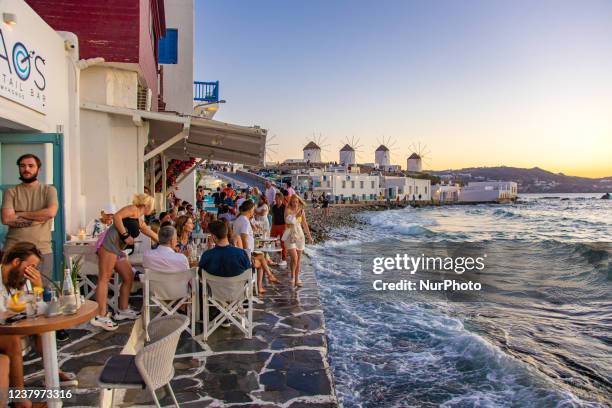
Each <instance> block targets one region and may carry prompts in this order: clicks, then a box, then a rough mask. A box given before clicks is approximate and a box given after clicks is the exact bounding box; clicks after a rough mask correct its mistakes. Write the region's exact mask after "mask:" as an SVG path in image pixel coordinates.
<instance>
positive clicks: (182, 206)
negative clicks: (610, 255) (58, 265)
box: [0, 154, 312, 407]
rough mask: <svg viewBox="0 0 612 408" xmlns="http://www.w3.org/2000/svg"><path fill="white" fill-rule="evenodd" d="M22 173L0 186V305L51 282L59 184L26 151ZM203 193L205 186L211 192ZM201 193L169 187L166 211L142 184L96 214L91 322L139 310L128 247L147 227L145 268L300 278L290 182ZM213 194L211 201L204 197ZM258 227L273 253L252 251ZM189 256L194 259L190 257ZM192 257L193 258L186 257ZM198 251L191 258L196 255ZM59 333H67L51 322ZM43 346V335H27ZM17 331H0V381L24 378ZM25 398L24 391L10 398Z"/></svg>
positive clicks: (298, 217)
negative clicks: (112, 286)
mask: <svg viewBox="0 0 612 408" xmlns="http://www.w3.org/2000/svg"><path fill="white" fill-rule="evenodd" d="M17 166H18V168H19V174H20V180H21V183H20V184H18V185H17V186H15V187H12V188H10V189H7V190H6V191H5V193H4V195H3V202H2V223H3V224H4V225H6V226H7V227H8V233H7V235H6V240H5V242H4V243H3V247H2V257H1V263H2V265H1V271H2V284H1V285H0V311H1V310H5V309H6V305H7V304H8V302H9V298H10V297H11V296H12V294H14V293H16V292H17V291H24V290H25V291H28V290H31V288H33V287H51V285H52V284H53V282H52V280H53V273H52V271H53V265H54V260H53V252H52V244H51V229H52V222H53V218H54V217H55V215H56V214H57V211H58V207H59V203H58V198H57V191H56V189H55V188H54V187H53V186H51V185H46V184H43V183H41V182H40V181H39V180H38V174H39V171H40V169H41V167H42V163H41V161H40V159H39V158H38V157H36V156H35V155H33V154H26V155H23V156H21V157H20V158H19V159H18V161H17ZM208 194H210V193H208ZM210 196H211V197H209V200H207V193H206V192H205V190H204V189H203V188H202V187H199V188H198V189H197V192H196V203H195V205H193V204H192V203H189V202H187V201H184V200H181V199H180V198H178V197H176V196H175V194H173V193H171V194H170V195H169V197H168V200H167V203H168V204H167V208H166V211H162V212H159V213H156V212H155V205H154V204H155V203H154V199H153V197H152V196H151V195H149V194H148V192H146V191H145V192H144V193H140V194H135V195H134V197H133V200H132V202H131V203H130V204H129V205H127V206H124V207H123V208H120V209H118V210H117V209H115V208H114V206H112V205H108V206H105V207H104V208H102V209H101V210H100V216H99V217H96V219H95V220H92V221H91V222H90V223H89V224H88V225H87V227H86V233H87V234H88V235H89V236H91V237H95V238H96V239H97V241H96V244H95V245H96V254H97V262H98V277H97V283H96V289H95V291H96V301H97V303H98V313H97V315H96V316H95V317H94V318H93V319H92V320H91V324H92V325H94V326H97V327H100V328H102V329H104V330H108V331H113V330H116V329H117V328H118V322H119V321H122V320H134V319H137V318H138V317H139V316H140V312H139V311H137V310H134V309H132V308H131V307H130V302H129V298H130V294H131V290H132V285H133V283H134V279H135V269H134V268H133V265H132V264H131V263H130V257H129V256H128V255H127V252H128V251H129V250H130V249H133V248H134V246H135V244H136V241H137V239H138V238H139V237H140V236H141V234H142V235H144V236H146V237H148V240H147V241H146V242H147V245H149V243H150V246H151V247H150V248H145V250H144V252H143V258H142V266H143V267H144V268H147V269H150V270H155V271H163V272H168V273H172V272H182V271H185V270H187V269H189V268H190V267H193V266H194V265H196V264H197V265H199V267H200V268H201V269H203V270H205V271H206V272H208V273H210V274H212V275H217V276H223V277H232V276H237V275H240V274H241V273H243V272H244V271H245V270H247V269H249V268H251V269H253V270H254V271H256V274H257V288H258V291H259V292H260V293H261V294H263V293H265V292H266V285H265V284H264V277H265V278H266V284H267V285H273V284H276V283H278V282H279V279H278V278H277V277H276V276H275V272H274V269H273V267H274V266H280V267H287V260H288V259H289V261H290V263H289V266H288V269H289V272H290V276H291V282H292V285H293V286H294V287H300V286H301V285H302V282H301V280H300V265H301V257H302V252H303V251H304V248H305V244H306V240H307V239H308V240H309V241H310V242H312V237H311V235H310V230H309V227H308V222H307V219H306V215H305V212H304V206H305V201H304V200H303V199H302V198H301V197H300V196H299V195H298V194H296V192H295V190H294V189H293V188H292V187H291V185H290V183H288V184H287V185H285V186H283V188H280V187H276V186H274V185H272V183H270V182H268V183H266V185H265V190H264V191H260V190H259V189H258V188H247V189H236V188H234V187H233V186H232V184H229V183H228V184H225V185H223V186H220V187H218V188H216V191H214V192H212V194H210ZM210 201H212V205H213V206H214V210H213V209H212V208H210V205H211V204H209V203H208V202H210ZM202 234H207V236H208V237H209V239H208V240H207V243H206V246H205V247H204V248H203V247H202V246H200V247H198V246H197V245H194V241H195V239H194V238H195V237H196V236H204V235H202ZM256 236H260V237H263V238H270V237H274V238H278V240H279V241H280V246H281V252H280V259H279V260H278V262H277V261H276V260H273V259H271V258H270V256H269V255H267V254H266V253H264V252H262V251H258V248H257V247H256ZM194 258H195V259H194ZM190 261H191V262H190ZM194 261H195V262H194ZM113 272H117V273H118V274H119V276H120V277H121V286H120V289H119V296H118V305H117V307H115V310H114V314H112V315H111V314H110V313H108V306H107V305H108V295H109V283H110V281H111V278H112V276H113ZM56 335H57V339H58V341H62V340H63V339H66V338H67V334H66V333H65V332H57V333H56ZM33 340H34V341H33V344H34V348H35V349H36V350H38V351H39V352H40V350H41V347H40V340H39V339H37V338H34V339H33ZM23 344H24V342H23V339H22V337H21V336H0V369H1V370H0V386H2V385H3V384H8V385H10V386H11V387H17V388H22V387H23V360H22V355H23ZM60 379H61V381H62V382H63V385H71V384H70V383H71V382H74V381H75V376H74V374H72V373H64V372H60ZM15 406H17V407H30V406H32V403H31V402H30V401H28V400H22V401H17V402H15Z"/></svg>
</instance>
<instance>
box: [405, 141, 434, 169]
mask: <svg viewBox="0 0 612 408" xmlns="http://www.w3.org/2000/svg"><path fill="white" fill-rule="evenodd" d="M410 151H411V154H410V156H408V160H407V168H408V171H409V172H411V173H420V172H422V171H423V163H424V162H425V163H426V164H427V163H429V162H428V159H429V154H430V152H429V150H428V149H427V145H425V144H423V145H421V142H417V143H413V144H411V145H410Z"/></svg>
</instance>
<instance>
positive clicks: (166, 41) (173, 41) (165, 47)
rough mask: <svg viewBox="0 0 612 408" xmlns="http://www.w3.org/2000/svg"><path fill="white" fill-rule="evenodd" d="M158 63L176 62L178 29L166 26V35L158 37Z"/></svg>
mask: <svg viewBox="0 0 612 408" xmlns="http://www.w3.org/2000/svg"><path fill="white" fill-rule="evenodd" d="M158 50H159V54H158V61H157V62H158V63H160V64H176V63H178V30H177V29H176V28H166V36H165V37H162V38H160V39H159V48H158Z"/></svg>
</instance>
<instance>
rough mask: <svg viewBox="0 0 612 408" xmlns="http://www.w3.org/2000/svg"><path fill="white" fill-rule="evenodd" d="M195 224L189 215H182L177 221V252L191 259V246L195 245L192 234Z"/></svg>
mask: <svg viewBox="0 0 612 408" xmlns="http://www.w3.org/2000/svg"><path fill="white" fill-rule="evenodd" d="M194 227H195V224H194V223H193V219H192V218H191V217H190V216H189V215H181V216H180V217H178V218H177V219H176V234H177V236H178V242H177V244H176V252H179V253H181V254H183V255H185V256H186V257H187V258H189V245H191V244H192V243H193V237H192V232H193V228H194Z"/></svg>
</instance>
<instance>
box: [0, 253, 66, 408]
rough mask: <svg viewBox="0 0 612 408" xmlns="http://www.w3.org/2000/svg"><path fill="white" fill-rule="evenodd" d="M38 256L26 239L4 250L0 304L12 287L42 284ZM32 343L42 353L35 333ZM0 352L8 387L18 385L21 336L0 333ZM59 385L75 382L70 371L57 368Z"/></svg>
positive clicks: (21, 384) (20, 385)
mask: <svg viewBox="0 0 612 408" xmlns="http://www.w3.org/2000/svg"><path fill="white" fill-rule="evenodd" d="M41 259H42V254H41V253H40V251H39V250H38V248H36V246H35V245H34V244H32V243H30V242H18V243H16V244H15V245H13V246H12V248H11V249H10V250H9V251H8V252H6V253H5V254H4V257H3V258H2V265H1V266H0V269H1V272H2V273H1V274H2V282H1V284H0V304H2V305H6V304H7V302H8V299H9V297H10V295H11V292H12V291H15V290H22V289H23V288H24V287H25V286H26V283H27V282H28V281H29V282H30V284H31V285H32V286H33V287H36V286H38V287H42V286H43V281H42V275H41V274H40V272H39V271H38V269H37V267H38V265H39V264H40V261H41ZM35 340H36V341H35V346H36V351H37V352H38V354H40V355H42V342H41V339H40V337H39V336H35ZM0 353H1V354H5V355H7V356H8V358H9V362H10V363H9V366H10V367H9V382H10V386H11V387H15V388H19V389H22V388H23V387H24V380H23V357H22V355H23V354H22V348H21V336H17V335H14V336H13V335H1V336H0ZM59 377H60V385H62V386H74V385H77V384H78V383H77V381H76V380H75V378H76V376H75V375H74V373H64V372H62V371H60V373H59ZM15 406H17V407H31V406H32V402H31V401H28V400H21V401H18V402H15Z"/></svg>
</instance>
